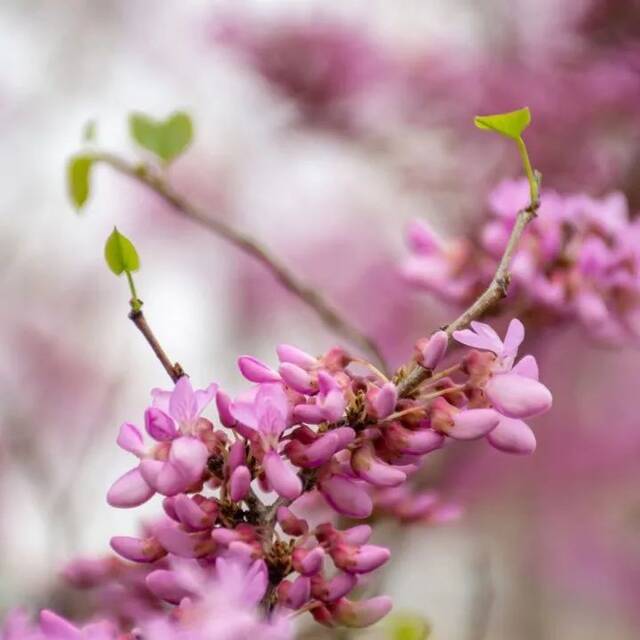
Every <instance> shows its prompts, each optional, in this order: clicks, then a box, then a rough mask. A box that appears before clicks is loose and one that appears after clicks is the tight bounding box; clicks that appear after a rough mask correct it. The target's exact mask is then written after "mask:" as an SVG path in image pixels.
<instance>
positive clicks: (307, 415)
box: [293, 404, 326, 424]
mask: <svg viewBox="0 0 640 640" xmlns="http://www.w3.org/2000/svg"><path fill="white" fill-rule="evenodd" d="M293 417H294V418H295V419H296V420H297V421H298V422H306V423H307V424H320V423H321V422H325V420H326V417H325V411H324V409H323V407H321V406H320V405H317V404H297V405H296V406H295V407H294V408H293Z"/></svg>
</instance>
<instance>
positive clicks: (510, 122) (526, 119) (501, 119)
mask: <svg viewBox="0 0 640 640" xmlns="http://www.w3.org/2000/svg"><path fill="white" fill-rule="evenodd" d="M473 122H474V123H475V125H476V127H478V129H489V130H491V131H496V132H497V133H499V134H501V135H503V136H506V137H507V138H513V139H514V140H517V139H518V138H519V137H520V136H521V135H522V132H523V131H524V130H525V129H526V128H527V127H528V126H529V123H530V122H531V111H529V107H524V109H518V110H517V111H510V112H509V113H496V114H494V115H490V116H476V117H475V118H474V120H473Z"/></svg>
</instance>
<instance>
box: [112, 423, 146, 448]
mask: <svg viewBox="0 0 640 640" xmlns="http://www.w3.org/2000/svg"><path fill="white" fill-rule="evenodd" d="M116 442H117V443H118V446H119V447H120V448H121V449H124V450H125V451H129V453H133V455H134V456H138V457H140V456H142V455H143V454H144V441H143V439H142V434H141V433H140V430H139V429H138V427H136V426H135V425H133V424H131V423H130V422H125V423H124V424H122V425H121V426H120V432H119V433H118V439H117V440H116Z"/></svg>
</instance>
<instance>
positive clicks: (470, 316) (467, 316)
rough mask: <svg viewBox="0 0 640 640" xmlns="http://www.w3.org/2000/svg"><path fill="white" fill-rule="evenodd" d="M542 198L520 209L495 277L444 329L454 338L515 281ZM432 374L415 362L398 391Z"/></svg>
mask: <svg viewBox="0 0 640 640" xmlns="http://www.w3.org/2000/svg"><path fill="white" fill-rule="evenodd" d="M539 208H540V202H539V201H538V202H533V203H531V204H530V205H529V206H528V207H527V208H526V209H522V210H521V211H519V212H518V216H517V218H516V222H515V225H514V226H513V230H512V231H511V236H510V237H509V241H508V242H507V247H506V249H505V251H504V254H503V255H502V258H501V259H500V263H499V264H498V268H497V269H496V273H495V275H494V276H493V280H491V283H490V284H489V286H488V287H487V288H486V289H485V291H484V292H483V293H482V294H481V295H480V297H479V298H477V299H476V301H475V302H474V303H473V304H472V305H471V306H470V307H469V308H468V309H466V310H465V311H463V312H462V313H461V314H460V315H459V316H458V317H457V318H456V319H455V320H454V321H453V322H451V323H450V324H448V325H447V326H446V327H445V328H444V330H445V331H446V333H447V335H448V336H449V340H451V338H452V336H453V333H454V331H458V330H459V329H464V328H465V327H467V326H469V324H470V323H471V322H472V321H473V320H476V319H477V318H480V317H481V316H483V315H484V314H485V313H486V312H487V311H488V310H489V309H490V308H491V307H493V306H494V305H495V304H497V303H498V302H499V301H500V300H501V299H502V298H504V297H506V295H507V289H508V288H509V282H510V281H511V272H510V270H509V268H510V266H511V260H512V259H513V255H514V253H515V251H516V249H517V247H518V244H519V243H520V238H521V237H522V234H523V233H524V230H525V229H526V227H527V225H528V224H529V223H530V222H531V221H532V220H533V219H534V218H535V217H536V215H537V212H538V209H539ZM429 376H430V371H429V370H428V369H425V368H424V367H422V366H420V365H419V364H414V365H413V368H412V369H411V371H410V372H409V374H408V375H407V376H406V378H404V380H402V381H401V382H400V384H399V385H398V394H399V395H400V396H408V395H410V394H411V393H412V392H413V391H415V389H417V388H418V387H419V386H420V385H421V384H422V383H423V382H424V381H425V380H427V379H428V378H429Z"/></svg>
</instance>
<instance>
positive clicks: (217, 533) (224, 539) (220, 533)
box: [211, 527, 240, 547]
mask: <svg viewBox="0 0 640 640" xmlns="http://www.w3.org/2000/svg"><path fill="white" fill-rule="evenodd" d="M211 539H212V540H213V541H214V542H215V543H216V544H219V545H220V546H222V547H228V546H229V545H230V544H231V543H232V542H235V541H236V540H239V539H240V533H239V532H238V531H236V530H235V529H225V528H223V527H220V528H219V529H214V530H213V531H212V532H211Z"/></svg>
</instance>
